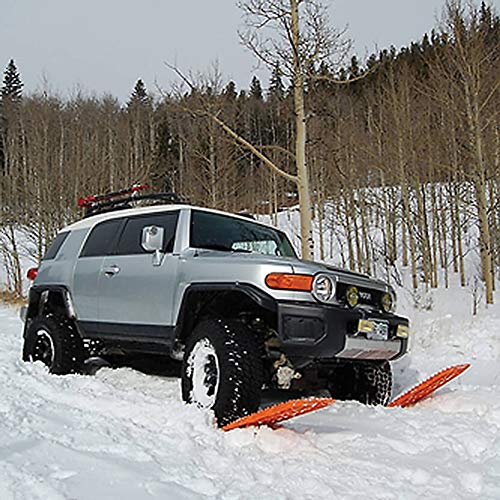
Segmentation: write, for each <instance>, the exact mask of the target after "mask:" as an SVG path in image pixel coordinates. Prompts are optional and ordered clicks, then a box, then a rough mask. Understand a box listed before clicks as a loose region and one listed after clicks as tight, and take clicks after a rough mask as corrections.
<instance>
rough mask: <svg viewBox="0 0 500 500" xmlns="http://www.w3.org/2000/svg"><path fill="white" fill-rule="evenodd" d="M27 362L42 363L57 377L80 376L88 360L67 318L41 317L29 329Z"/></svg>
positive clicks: (25, 356) (26, 337) (25, 342)
mask: <svg viewBox="0 0 500 500" xmlns="http://www.w3.org/2000/svg"><path fill="white" fill-rule="evenodd" d="M23 360H24V361H27V362H34V361H41V362H42V363H43V364H44V365H46V366H47V367H48V369H49V372H50V373H53V374H55V375H66V374H69V373H80V372H81V371H82V368H83V362H84V360H85V348H84V345H83V341H82V339H81V337H80V335H79V334H78V332H77V331H76V330H75V328H74V327H73V325H72V324H71V322H70V321H69V320H67V319H66V318H62V317H58V316H53V315H50V316H43V315H41V316H37V317H36V318H34V319H33V320H32V321H31V324H30V325H29V326H28V330H27V332H26V336H25V338H24V346H23Z"/></svg>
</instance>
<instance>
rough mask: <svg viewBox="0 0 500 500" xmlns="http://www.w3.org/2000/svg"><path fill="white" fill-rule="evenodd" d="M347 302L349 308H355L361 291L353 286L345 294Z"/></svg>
mask: <svg viewBox="0 0 500 500" xmlns="http://www.w3.org/2000/svg"><path fill="white" fill-rule="evenodd" d="M345 300H346V302H347V305H348V306H349V307H355V306H357V305H358V302H359V290H358V289H357V288H356V287H355V286H351V287H349V288H348V289H347V291H346V293H345Z"/></svg>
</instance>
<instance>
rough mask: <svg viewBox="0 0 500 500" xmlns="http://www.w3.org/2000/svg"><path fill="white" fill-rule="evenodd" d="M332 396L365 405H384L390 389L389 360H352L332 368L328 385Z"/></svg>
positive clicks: (390, 370)
mask: <svg viewBox="0 0 500 500" xmlns="http://www.w3.org/2000/svg"><path fill="white" fill-rule="evenodd" d="M328 389H329V391H330V394H331V396H332V398H335V399H341V400H354V401H359V402H360V403H363V404H366V405H372V406H375V405H384V406H385V405H386V404H387V403H388V402H389V398H390V397H391V391H392V369H391V364H390V363H389V361H363V362H362V361H352V362H350V363H346V364H345V365H343V366H339V367H337V368H335V369H334V370H333V373H332V375H331V376H330V378H329V387H328Z"/></svg>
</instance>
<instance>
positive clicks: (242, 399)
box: [181, 319, 264, 426]
mask: <svg viewBox="0 0 500 500" xmlns="http://www.w3.org/2000/svg"><path fill="white" fill-rule="evenodd" d="M181 378H182V398H183V400H184V401H185V402H186V403H193V404H196V405H197V406H198V407H200V408H204V409H211V410H213V411H214V414H215V417H216V420H217V423H218V425H220V426H223V425H226V424H228V423H230V422H233V421H234V420H237V419H238V418H240V417H243V416H245V415H248V414H250V413H253V412H254V411H256V410H257V409H258V408H259V404H260V399H261V392H262V385H263V381H264V370H263V362H262V346H261V343H260V341H259V339H258V337H257V336H256V335H255V334H254V333H253V332H252V331H251V330H249V329H248V328H247V327H246V326H245V324H244V323H242V322H241V321H238V320H228V319H209V320H205V321H202V322H200V323H199V324H198V325H197V326H196V327H195V329H194V330H193V332H192V334H191V335H190V336H189V338H188V341H187V343H186V349H185V354H184V360H183V363H182V377H181Z"/></svg>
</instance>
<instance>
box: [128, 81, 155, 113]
mask: <svg viewBox="0 0 500 500" xmlns="http://www.w3.org/2000/svg"><path fill="white" fill-rule="evenodd" d="M149 102H150V98H149V95H148V92H147V90H146V85H144V82H143V81H142V79H141V78H139V80H137V82H135V85H134V90H133V91H132V94H131V95H130V99H129V101H128V103H127V106H128V107H130V106H135V105H137V104H148V103H149Z"/></svg>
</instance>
